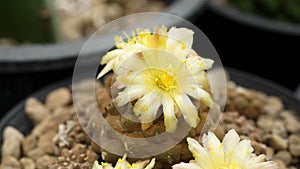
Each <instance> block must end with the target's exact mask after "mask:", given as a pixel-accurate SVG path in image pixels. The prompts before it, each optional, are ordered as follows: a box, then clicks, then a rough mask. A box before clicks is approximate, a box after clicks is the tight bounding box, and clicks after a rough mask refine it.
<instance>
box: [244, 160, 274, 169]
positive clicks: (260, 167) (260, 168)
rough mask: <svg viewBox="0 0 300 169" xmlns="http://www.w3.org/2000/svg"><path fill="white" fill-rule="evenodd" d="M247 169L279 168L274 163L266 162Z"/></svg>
mask: <svg viewBox="0 0 300 169" xmlns="http://www.w3.org/2000/svg"><path fill="white" fill-rule="evenodd" d="M249 169H279V166H278V164H277V163H276V162H274V161H268V162H262V163H257V164H254V165H253V166H251V167H250V168H249Z"/></svg>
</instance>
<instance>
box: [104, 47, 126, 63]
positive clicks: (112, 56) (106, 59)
mask: <svg viewBox="0 0 300 169" xmlns="http://www.w3.org/2000/svg"><path fill="white" fill-rule="evenodd" d="M123 53H124V50H123V49H114V50H112V51H109V52H107V53H106V55H104V56H103V57H102V59H101V64H102V65H103V64H106V63H108V62H110V61H111V60H113V59H115V58H116V57H118V56H120V55H122V54H123Z"/></svg>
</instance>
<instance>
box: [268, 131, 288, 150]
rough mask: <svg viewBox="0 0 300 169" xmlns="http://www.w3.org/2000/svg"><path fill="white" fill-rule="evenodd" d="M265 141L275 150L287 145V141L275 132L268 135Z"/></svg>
mask: <svg viewBox="0 0 300 169" xmlns="http://www.w3.org/2000/svg"><path fill="white" fill-rule="evenodd" d="M267 142H268V144H269V145H271V146H272V147H273V148H274V149H275V150H286V149H287V147H288V143H287V141H286V140H285V139H283V138H282V137H280V136H279V135H277V134H272V135H270V136H268V138H267Z"/></svg>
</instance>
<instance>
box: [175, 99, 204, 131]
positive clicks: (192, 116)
mask: <svg viewBox="0 0 300 169" xmlns="http://www.w3.org/2000/svg"><path fill="white" fill-rule="evenodd" d="M174 100H175V102H176V104H177V105H178V107H179V109H180V111H181V113H182V114H183V117H184V119H185V121H186V122H187V123H188V124H189V125H190V126H191V127H194V128H195V127H196V126H197V124H198V122H199V121H200V118H199V116H198V110H197V108H196V106H194V105H193V103H192V101H191V99H190V98H189V97H188V96H187V95H186V94H182V95H181V96H178V95H177V96H174Z"/></svg>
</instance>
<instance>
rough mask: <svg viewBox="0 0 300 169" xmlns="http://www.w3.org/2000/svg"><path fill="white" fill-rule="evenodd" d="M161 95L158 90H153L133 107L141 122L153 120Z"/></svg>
mask: <svg viewBox="0 0 300 169" xmlns="http://www.w3.org/2000/svg"><path fill="white" fill-rule="evenodd" d="M160 95H161V93H160V91H159V90H153V91H151V92H150V93H149V94H145V95H144V96H143V97H142V98H141V99H139V100H138V101H137V102H136V103H135V104H134V107H133V111H134V113H135V114H136V115H137V116H139V115H140V117H139V119H140V120H141V122H149V121H152V120H154V118H155V117H156V114H157V110H158V108H159V107H160V105H161V97H160Z"/></svg>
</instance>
